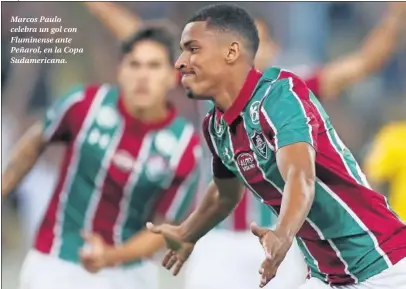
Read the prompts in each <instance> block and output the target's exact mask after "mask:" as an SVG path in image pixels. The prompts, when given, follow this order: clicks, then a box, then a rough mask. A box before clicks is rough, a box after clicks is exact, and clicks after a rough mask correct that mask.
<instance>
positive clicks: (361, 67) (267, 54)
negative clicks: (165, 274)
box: [85, 2, 405, 289]
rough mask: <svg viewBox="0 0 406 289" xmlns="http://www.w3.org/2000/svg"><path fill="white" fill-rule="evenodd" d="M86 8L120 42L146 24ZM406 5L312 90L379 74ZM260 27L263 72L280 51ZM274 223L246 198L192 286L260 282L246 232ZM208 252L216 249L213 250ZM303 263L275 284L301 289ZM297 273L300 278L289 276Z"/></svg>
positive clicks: (293, 256) (290, 260) (297, 257)
mask: <svg viewBox="0 0 406 289" xmlns="http://www.w3.org/2000/svg"><path fill="white" fill-rule="evenodd" d="M85 5H86V6H87V8H88V9H89V10H90V11H91V12H92V13H93V14H94V15H95V16H96V17H98V18H99V19H100V20H101V21H102V23H103V24H104V25H105V26H106V27H107V28H108V29H109V30H110V31H112V32H113V34H114V35H115V36H116V37H117V38H118V39H125V38H126V37H128V35H130V34H131V33H132V31H134V30H135V29H137V28H138V27H141V26H142V25H143V22H144V21H143V19H142V18H141V17H140V16H139V15H137V14H136V13H134V12H133V11H129V10H127V9H126V8H124V7H122V6H120V5H118V4H116V3H112V2H86V3H85ZM402 7H403V9H402ZM404 7H405V5H404V4H402V3H390V4H389V9H388V13H387V14H386V15H385V17H384V18H383V19H382V20H381V21H380V22H379V24H378V25H377V26H376V28H375V29H373V31H371V32H370V33H369V34H368V36H367V37H366V38H365V41H363V43H362V45H361V47H360V49H358V50H357V51H354V52H352V53H351V54H349V55H346V56H343V57H340V58H338V59H335V60H332V61H330V62H329V63H326V64H324V65H322V66H321V67H319V68H318V69H317V70H316V71H313V72H311V73H310V74H309V75H308V77H306V78H305V81H306V84H307V86H308V87H309V88H310V89H311V90H312V91H313V92H314V93H315V94H316V96H317V97H319V98H323V99H327V98H334V97H337V96H338V95H339V94H340V93H341V92H342V91H343V90H344V89H346V88H348V87H349V86H350V85H352V84H354V83H356V82H358V81H361V80H362V79H363V78H365V77H367V76H368V75H370V74H372V73H374V72H375V71H377V70H379V69H380V68H381V67H382V66H383V65H384V64H385V63H386V62H387V61H388V60H389V59H390V57H391V55H392V54H393V52H394V51H395V48H396V43H397V39H398V37H397V36H398V34H399V31H400V29H401V27H402V25H401V24H402V23H403V22H404V17H403V15H404V13H403V12H402V11H404ZM168 24H169V23H168ZM256 25H257V28H258V30H259V38H260V44H259V49H258V51H257V53H256V58H255V65H256V67H257V68H258V69H260V70H261V71H263V70H265V69H266V68H267V67H268V66H270V65H271V64H272V63H273V62H275V61H276V62H277V61H278V59H277V58H278V55H279V54H280V53H281V52H280V48H279V46H278V45H277V43H275V41H274V40H273V39H272V38H271V36H270V33H269V29H268V27H267V25H266V24H265V22H264V21H263V20H261V19H259V18H257V19H256ZM274 219H275V218H274V216H273V213H272V212H271V211H269V208H268V207H267V206H264V205H262V204H261V203H259V202H258V201H257V200H255V198H254V197H253V196H252V195H251V194H244V196H243V197H242V199H241V201H240V202H239V204H238V206H237V208H236V210H235V211H234V212H232V214H231V215H230V217H229V218H227V219H226V220H225V221H224V222H223V223H222V224H221V225H220V226H218V227H217V230H213V231H211V232H210V234H209V235H208V236H207V237H206V238H205V239H203V240H202V242H201V243H200V245H199V250H197V251H196V252H195V257H196V258H195V259H194V262H193V263H192V264H191V267H192V268H193V270H192V272H191V274H190V276H188V279H189V281H190V282H188V284H190V286H191V287H192V288H193V289H200V288H207V287H210V286H220V287H224V286H229V287H233V288H237V289H238V288H247V287H248V286H249V284H252V282H253V280H256V278H257V276H256V274H250V271H247V270H246V267H247V266H248V265H247V264H255V263H256V262H258V260H261V257H262V255H261V254H262V252H261V251H260V250H259V249H258V248H256V247H255V246H252V244H253V241H254V240H252V238H251V236H250V234H251V233H250V232H249V231H247V230H248V229H249V222H250V221H252V220H256V222H257V223H258V224H259V225H261V226H267V227H270V226H273V225H274ZM230 247H233V248H238V247H245V248H247V249H245V250H247V251H249V254H245V255H244V256H236V255H235V254H234V253H233V251H232V250H227V248H230ZM209 248H215V250H210V251H208V249H209ZM212 258H216V263H215V264H211V263H210V262H211V261H210V260H211V259H212ZM237 258H239V259H241V258H244V261H243V262H237V261H235V262H234V261H233V260H234V259H237ZM302 259H303V256H301V253H300V252H298V247H297V245H296V244H294V245H293V246H292V249H291V251H290V252H289V255H288V256H287V258H286V259H285V262H284V263H283V264H282V265H281V267H280V270H279V273H278V276H276V278H275V279H274V280H273V281H272V285H273V286H276V288H278V287H279V286H280V287H281V288H284V289H290V288H295V287H297V284H298V281H297V279H299V278H300V276H303V275H305V274H306V272H305V269H304V264H303V263H302ZM224 266H227V267H228V268H229V272H232V274H233V275H235V276H236V277H235V278H233V279H232V280H229V278H227V276H226V275H221V276H218V270H220V269H221V268H222V267H224ZM200 268H204V269H205V274H200V273H198V272H199V271H200V270H201V269H200ZM285 268H286V269H285ZM195 272H196V273H195ZM292 274H294V276H297V277H298V278H297V279H296V278H286V277H287V276H292ZM230 282H232V283H230Z"/></svg>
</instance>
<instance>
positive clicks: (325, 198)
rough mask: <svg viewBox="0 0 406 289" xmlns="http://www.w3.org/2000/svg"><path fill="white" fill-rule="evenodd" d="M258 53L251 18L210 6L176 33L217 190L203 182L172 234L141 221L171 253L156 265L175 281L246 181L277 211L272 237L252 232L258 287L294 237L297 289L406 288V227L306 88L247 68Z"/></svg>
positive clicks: (285, 75)
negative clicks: (299, 261) (205, 107)
mask: <svg viewBox="0 0 406 289" xmlns="http://www.w3.org/2000/svg"><path fill="white" fill-rule="evenodd" d="M258 45H259V37H258V32H257V29H256V26H255V24H254V20H253V19H252V18H251V16H250V15H249V14H248V13H247V12H246V11H245V10H244V9H242V8H240V7H238V6H235V5H230V4H216V5H210V6H207V7H205V8H203V9H201V10H199V11H198V12H196V13H195V14H194V15H193V16H192V17H191V18H190V19H189V21H188V22H187V24H186V26H185V28H184V30H183V33H182V37H181V42H180V46H181V49H182V54H181V55H180V56H179V58H178V60H177V62H176V67H177V69H178V70H179V71H180V72H181V74H182V84H183V86H184V87H185V88H186V90H187V92H188V96H189V97H190V98H192V99H201V100H208V99H212V100H213V101H214V102H215V104H216V107H215V108H214V109H212V110H211V111H210V112H209V113H208V114H207V116H206V118H205V120H204V122H203V131H204V134H205V138H206V142H207V144H208V146H209V148H210V150H211V152H212V155H213V163H212V164H213V170H212V172H213V178H214V184H215V185H216V186H217V188H218V190H217V191H216V190H213V185H210V186H209V189H208V193H207V195H206V196H205V198H204V200H203V201H202V202H201V203H200V204H199V207H198V208H197V209H196V210H195V211H194V212H193V213H192V215H191V216H190V217H189V218H188V219H187V220H186V221H184V222H183V223H182V224H181V225H179V226H172V225H167V224H165V225H161V226H154V225H152V224H148V228H149V229H150V230H151V231H153V232H156V233H158V234H163V235H164V236H165V238H166V241H167V246H168V247H169V248H170V249H171V251H170V252H168V254H167V255H166V257H165V259H164V266H166V268H168V269H171V268H172V267H174V274H177V273H178V272H179V270H180V269H181V267H182V266H183V264H184V262H185V261H186V260H187V258H188V257H189V255H190V254H191V252H192V250H193V247H194V245H195V244H196V242H197V241H198V240H199V239H200V238H201V237H203V236H204V235H205V234H206V233H207V232H208V231H210V230H211V229H212V228H214V227H215V226H216V224H218V223H219V222H221V221H222V220H223V219H225V218H226V217H227V216H228V215H229V213H231V212H232V211H233V210H234V209H235V207H236V205H237V204H238V202H239V201H240V200H241V197H242V195H243V192H244V190H243V188H242V184H244V185H245V186H246V187H248V188H249V189H250V190H251V191H253V192H254V193H255V194H256V195H257V196H258V197H259V198H260V199H261V200H262V201H263V203H264V204H266V205H268V206H269V209H272V210H274V212H276V213H277V214H278V219H277V222H276V227H275V229H274V230H270V229H267V228H259V227H257V225H255V224H254V225H252V227H251V229H252V232H253V234H254V235H255V236H257V237H258V239H259V241H260V243H261V244H262V247H263V249H264V252H265V255H266V258H265V260H264V262H263V263H262V265H261V266H260V270H259V273H260V274H261V275H262V277H261V282H260V287H263V286H265V285H266V284H267V283H268V282H269V281H270V280H271V279H273V277H274V276H275V274H276V273H277V270H278V267H279V265H280V264H281V262H282V261H283V260H284V258H285V256H286V254H287V252H288V250H289V248H290V246H291V245H292V242H293V239H294V237H296V239H297V241H298V243H299V246H300V248H301V250H302V252H303V254H304V255H305V258H306V263H307V265H308V266H309V268H310V271H309V277H310V278H309V280H308V281H307V282H306V284H304V285H303V286H301V287H300V288H303V289H304V288H309V289H317V288H320V289H321V288H331V287H332V286H334V288H348V289H350V288H351V289H358V288H359V289H363V288H364V289H365V288H370V289H380V288H383V287H384V286H386V287H388V288H397V289H400V288H402V287H404V285H405V284H406V243H405V242H404V240H405V238H406V225H405V224H403V223H402V222H401V221H400V220H399V219H398V218H397V216H396V215H395V214H394V213H393V212H392V211H391V210H390V208H389V207H388V206H387V202H386V199H385V198H384V197H383V196H382V195H380V194H378V193H377V192H375V191H373V190H371V189H370V187H369V185H368V183H367V182H366V179H365V176H364V175H363V173H362V172H361V170H360V169H359V166H358V164H357V162H356V161H355V159H354V157H353V155H352V154H351V152H350V151H349V150H348V148H346V147H345V145H344V144H343V143H342V141H341V140H340V138H339V137H338V135H337V133H336V131H335V130H334V128H333V126H332V124H331V123H330V121H329V118H328V116H327V114H326V112H325V111H324V109H323V107H322V106H321V104H320V102H319V101H318V100H317V98H316V97H315V96H314V94H313V93H312V92H311V91H310V90H309V89H308V87H307V86H306V83H305V82H304V81H303V80H301V79H300V78H299V77H297V76H296V75H295V74H293V73H291V72H289V71H286V70H283V69H280V68H275V67H272V68H269V69H266V70H265V72H264V73H263V74H262V73H261V72H259V71H257V70H255V69H254V68H253V66H254V58H255V54H256V52H257V49H258ZM244 249H245V248H240V250H238V251H234V252H233V253H234V254H238V255H243V254H246V252H245V250H244ZM207 250H210V249H207ZM215 262H216V260H215V259H212V262H211V263H215ZM241 262H243V260H241ZM208 265H210V264H208ZM227 270H228V267H227V266H225V267H224V268H223V270H222V271H220V274H224V275H226V276H227V275H228V274H229V272H228V271H227ZM251 270H254V269H253V268H251ZM201 273H203V270H202V272H201ZM293 274H294V272H292V275H291V276H286V278H294V277H295V276H294V275H293ZM228 276H229V278H230V280H231V279H233V278H235V276H234V275H231V274H230V275H228ZM271 287H272V286H271Z"/></svg>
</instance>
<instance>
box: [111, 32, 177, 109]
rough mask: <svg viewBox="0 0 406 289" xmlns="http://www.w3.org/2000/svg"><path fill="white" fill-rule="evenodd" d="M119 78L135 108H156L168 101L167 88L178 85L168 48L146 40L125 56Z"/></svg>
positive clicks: (126, 95) (129, 101)
mask: <svg viewBox="0 0 406 289" xmlns="http://www.w3.org/2000/svg"><path fill="white" fill-rule="evenodd" d="M118 81H119V84H120V87H121V89H122V90H123V92H124V94H123V97H125V98H128V99H127V103H128V104H131V105H132V108H133V109H137V108H138V109H148V108H154V107H156V106H157V105H160V104H162V103H163V102H165V98H166V95H167V93H168V91H169V90H170V89H172V88H174V86H175V85H176V71H175V69H174V68H173V66H172V64H171V62H170V59H169V57H168V52H167V50H166V49H165V47H164V46H163V45H161V44H159V43H157V42H153V41H147V40H145V41H141V42H139V43H137V44H135V45H134V47H133V49H132V51H131V52H130V53H128V54H127V55H125V56H124V57H123V60H122V61H121V64H120V67H119V73H118Z"/></svg>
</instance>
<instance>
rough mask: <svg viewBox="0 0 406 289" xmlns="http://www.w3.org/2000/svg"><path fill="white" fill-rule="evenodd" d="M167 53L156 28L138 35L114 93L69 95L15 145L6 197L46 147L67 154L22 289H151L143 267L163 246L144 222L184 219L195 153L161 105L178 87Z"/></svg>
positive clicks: (195, 144) (150, 275) (182, 123)
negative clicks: (58, 146)
mask: <svg viewBox="0 0 406 289" xmlns="http://www.w3.org/2000/svg"><path fill="white" fill-rule="evenodd" d="M172 45H173V39H172V36H171V35H170V34H169V33H168V32H167V31H166V30H164V29H163V28H157V27H155V28H151V27H150V28H145V29H141V30H139V31H138V32H137V33H135V34H133V35H132V36H131V37H130V38H129V39H128V40H127V41H126V42H125V43H123V45H122V51H121V52H122V56H121V57H122V58H121V62H120V65H119V69H118V83H119V87H115V86H112V85H109V84H103V85H90V86H84V87H79V88H76V89H74V90H72V91H71V92H70V93H68V94H67V95H66V96H64V97H62V98H60V99H58V100H57V101H56V103H55V104H54V105H52V106H51V107H50V108H49V109H48V110H47V112H46V115H45V118H44V121H43V122H42V123H37V124H35V125H34V126H33V127H32V128H31V129H30V130H29V131H28V132H27V133H26V134H25V136H24V137H23V138H22V139H21V140H20V141H19V143H18V144H17V145H16V147H15V149H14V151H13V153H12V157H11V159H10V162H9V164H8V166H7V168H6V170H5V171H4V173H3V175H2V195H3V196H5V195H7V194H8V193H9V192H10V191H11V190H12V189H13V188H15V187H16V186H17V185H18V184H19V183H20V181H21V180H22V179H23V178H24V176H25V175H26V174H27V173H28V172H29V171H30V169H31V168H32V167H33V166H34V165H35V163H36V161H37V159H38V158H39V156H40V155H41V153H42V151H43V150H44V149H46V147H47V146H49V145H51V144H53V143H56V142H62V143H64V144H65V145H66V147H67V150H66V153H65V157H64V162H63V165H62V167H61V171H60V175H59V180H58V183H57V186H56V188H55V191H54V195H53V197H52V199H51V201H50V203H49V206H48V209H47V211H46V214H45V216H44V218H43V221H42V224H41V225H40V228H39V231H38V233H37V238H36V242H35V246H34V248H33V249H32V250H31V251H30V252H29V253H28V255H27V257H26V260H25V262H24V264H23V267H22V271H21V285H20V288H21V289H54V288H58V289H89V288H99V289H103V288H106V289H119V288H122V289H126V288H134V286H135V287H136V288H147V289H148V288H154V289H155V288H156V284H155V283H156V271H155V266H153V265H152V264H150V263H149V262H147V261H146V260H144V259H147V258H149V257H151V256H152V255H153V254H154V253H155V252H157V251H158V250H159V249H161V248H162V246H163V244H164V243H163V239H162V238H161V237H157V236H156V235H154V234H152V233H150V232H148V231H147V230H145V221H146V220H157V221H158V222H161V221H163V220H166V221H169V222H176V221H179V220H181V219H182V218H183V217H184V216H185V213H187V211H188V209H189V206H190V204H191V202H192V199H193V197H194V195H195V193H196V190H197V184H198V178H199V170H198V163H199V159H200V154H201V147H200V144H199V137H198V134H197V133H196V131H195V130H194V128H193V127H192V125H191V124H189V123H188V122H187V121H186V120H184V119H182V118H179V117H178V116H177V114H176V111H175V110H174V108H173V107H172V106H171V105H170V104H168V103H167V101H166V95H167V93H168V91H169V90H170V89H172V88H173V87H174V86H175V85H176V73H175V70H174V68H173V62H174V57H175V56H174V51H173V50H174V49H173V46H172ZM80 263H82V265H83V266H81V264H80ZM109 267H111V268H109ZM85 269H86V270H87V271H86V270H85ZM93 273H97V274H93Z"/></svg>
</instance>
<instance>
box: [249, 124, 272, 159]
mask: <svg viewBox="0 0 406 289" xmlns="http://www.w3.org/2000/svg"><path fill="white" fill-rule="evenodd" d="M251 142H252V144H253V145H254V148H255V150H256V152H257V153H258V154H259V155H260V156H261V157H263V158H265V159H266V158H267V157H268V146H267V144H266V140H265V137H264V135H263V134H262V133H260V132H258V131H255V132H254V134H253V135H252V136H251Z"/></svg>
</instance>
